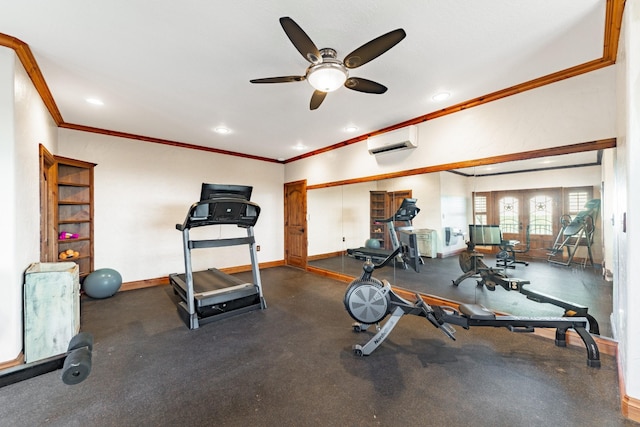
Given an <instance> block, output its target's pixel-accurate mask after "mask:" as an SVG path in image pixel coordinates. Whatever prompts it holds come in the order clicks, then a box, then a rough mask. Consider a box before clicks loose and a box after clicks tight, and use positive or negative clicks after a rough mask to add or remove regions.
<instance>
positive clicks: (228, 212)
mask: <svg viewBox="0 0 640 427" xmlns="http://www.w3.org/2000/svg"><path fill="white" fill-rule="evenodd" d="M259 215H260V206H258V205H257V204H256V203H253V202H251V201H249V200H247V199H245V198H242V197H228V196H223V197H215V198H211V199H208V200H201V201H199V202H197V203H194V204H193V205H191V207H190V208H189V212H188V213H187V217H186V218H185V220H184V222H183V223H182V224H176V229H177V230H178V231H180V232H181V233H182V242H183V253H184V266H185V273H184V274H177V273H172V274H170V275H169V282H170V284H171V285H172V286H173V289H174V292H175V293H176V294H177V295H179V296H180V297H181V301H179V302H178V304H177V308H178V314H179V315H180V317H181V318H182V320H183V321H184V323H185V324H186V325H187V326H188V327H189V329H198V328H199V327H200V325H201V324H205V323H208V322H211V321H215V320H221V319H224V318H226V317H230V316H234V315H236V314H241V313H245V312H248V311H253V310H258V309H265V308H267V303H266V301H265V299H264V295H263V293H262V283H261V279H260V268H259V265H258V256H257V249H256V241H255V236H254V231H253V226H254V225H255V224H256V222H257V221H258V217H259ZM210 225H236V226H238V227H239V228H244V229H246V231H247V236H246V237H235V238H222V239H203V240H192V239H191V238H190V234H189V231H190V230H191V229H192V228H195V227H203V226H210ZM236 245H248V247H249V255H250V257H251V271H252V278H253V281H252V283H245V282H243V281H241V280H239V279H237V278H236V277H234V276H231V275H228V274H226V273H223V272H221V271H220V270H218V269H216V268H210V269H208V270H204V271H199V272H194V271H193V268H192V263H191V250H192V249H204V248H216V247H226V246H236ZM198 278H199V279H202V281H201V282H198V283H197V285H200V284H203V285H204V286H202V287H203V288H207V289H202V290H200V291H196V289H195V285H196V283H195V282H196V281H198V280H199V279H198ZM212 284H213V285H214V286H212V288H211V289H208V287H209V286H210V285H212ZM218 285H220V286H218Z"/></svg>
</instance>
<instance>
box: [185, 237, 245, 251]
mask: <svg viewBox="0 0 640 427" xmlns="http://www.w3.org/2000/svg"><path fill="white" fill-rule="evenodd" d="M255 242H256V239H255V237H253V236H248V237H232V238H229V239H208V240H189V249H202V248H220V247H223V246H236V245H251V244H253V243H255Z"/></svg>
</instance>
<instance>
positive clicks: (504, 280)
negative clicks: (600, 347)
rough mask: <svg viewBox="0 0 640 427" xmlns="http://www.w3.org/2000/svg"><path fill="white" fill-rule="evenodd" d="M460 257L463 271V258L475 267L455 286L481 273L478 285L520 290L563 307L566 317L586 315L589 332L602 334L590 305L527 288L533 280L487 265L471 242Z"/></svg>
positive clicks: (459, 279) (524, 293)
mask: <svg viewBox="0 0 640 427" xmlns="http://www.w3.org/2000/svg"><path fill="white" fill-rule="evenodd" d="M459 257H460V267H461V268H463V271H464V267H463V264H464V261H463V259H464V260H465V261H468V260H469V259H470V260H471V261H470V262H471V263H473V265H474V266H475V268H473V269H472V270H470V271H467V272H465V273H464V274H463V275H462V276H460V277H458V278H457V279H456V280H453V281H452V282H453V283H452V284H453V286H458V285H459V284H460V282H462V281H463V280H465V279H468V278H470V277H473V276H477V275H479V276H480V279H479V280H476V282H477V284H478V286H484V287H485V288H486V289H487V290H488V291H495V290H496V287H497V286H500V287H502V288H503V289H504V290H505V291H516V292H519V293H521V294H523V295H525V296H526V297H527V299H529V300H531V301H535V302H539V303H547V304H552V305H555V306H557V307H560V308H563V309H564V314H563V316H564V317H586V318H587V320H588V321H589V332H590V333H592V334H595V335H600V325H599V324H598V321H597V320H596V318H595V317H593V316H592V315H591V314H589V307H586V306H584V305H581V304H577V303H575V302H571V301H565V300H562V299H559V298H556V297H554V296H552V295H549V294H545V293H543V292H538V291H534V290H531V289H525V286H526V285H529V284H531V281H529V280H524V279H519V278H510V277H507V275H506V274H505V273H504V272H503V270H501V269H494V268H492V267H487V265H486V264H485V263H484V262H483V261H482V259H481V258H482V257H483V255H482V254H481V253H479V252H476V251H475V250H474V248H473V245H472V244H471V243H467V249H466V251H464V252H462V253H461V254H460V255H459Z"/></svg>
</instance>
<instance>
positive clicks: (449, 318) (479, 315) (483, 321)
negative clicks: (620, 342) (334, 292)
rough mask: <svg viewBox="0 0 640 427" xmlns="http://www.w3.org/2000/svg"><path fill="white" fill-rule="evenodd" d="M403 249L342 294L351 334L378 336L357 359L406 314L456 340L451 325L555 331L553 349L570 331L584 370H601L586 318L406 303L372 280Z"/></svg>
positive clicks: (368, 266)
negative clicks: (579, 344)
mask: <svg viewBox="0 0 640 427" xmlns="http://www.w3.org/2000/svg"><path fill="white" fill-rule="evenodd" d="M401 251H402V248H398V249H396V251H394V253H392V254H391V255H389V257H388V258H387V259H386V260H385V261H383V262H382V263H380V264H374V263H373V262H371V260H367V261H366V262H365V263H364V265H363V273H362V275H361V276H360V277H359V278H358V279H355V280H354V281H352V282H351V284H350V285H349V287H348V288H347V290H346V292H345V297H344V305H345V308H346V310H347V312H348V313H349V315H350V316H351V317H352V318H353V319H354V320H356V323H354V324H353V325H352V328H353V330H354V332H362V331H365V330H367V329H368V328H369V326H371V325H373V324H375V325H376V329H377V333H376V334H375V335H374V336H373V337H372V338H371V339H370V340H369V341H368V342H367V343H366V344H365V345H354V346H353V352H354V354H356V355H358V356H368V355H370V354H371V353H372V352H373V351H374V350H375V349H376V348H377V347H378V346H380V345H381V344H382V342H383V341H384V340H385V339H386V338H387V337H388V336H389V334H390V333H391V331H392V330H393V328H394V327H395V326H396V324H397V322H398V321H399V319H400V318H401V317H402V316H403V315H406V314H413V315H416V316H420V317H425V318H426V319H427V320H428V321H429V322H430V323H431V324H432V325H434V326H435V327H437V328H439V329H440V330H442V331H443V332H444V333H445V335H447V336H448V337H449V338H451V339H452V340H455V336H454V334H455V328H454V327H453V326H452V325H457V326H461V327H463V328H464V329H469V328H470V327H472V326H474V327H475V326H484V327H504V328H507V329H508V330H509V331H511V332H534V331H535V328H554V329H556V336H555V345H556V346H558V347H566V345H567V342H566V332H567V330H568V329H573V330H574V331H576V332H577V334H578V335H579V336H580V338H581V339H582V341H583V343H584V345H585V347H586V350H587V366H589V367H593V368H599V367H600V351H599V349H598V345H597V344H596V342H595V340H594V339H593V337H592V336H591V334H589V332H588V331H587V327H588V324H589V322H588V320H587V319H586V318H585V317H520V316H501V315H496V314H495V313H493V312H491V311H489V310H488V309H486V308H485V307H483V306H481V305H478V304H460V305H459V307H458V309H457V310H456V309H454V308H453V307H448V306H437V305H433V306H431V305H429V304H427V303H426V302H425V301H424V300H423V299H422V297H421V296H420V294H418V293H416V294H415V296H416V301H415V302H411V301H408V300H406V299H404V298H402V297H401V296H399V295H398V294H397V293H395V292H394V291H393V289H392V288H391V285H390V284H389V282H388V281H386V280H382V281H380V280H378V279H376V278H374V277H373V276H372V273H373V271H374V270H375V269H377V268H381V267H383V266H385V265H386V264H388V263H389V262H390V260H391V259H393V257H395V256H396V255H398V253H400V252H401ZM389 314H390V315H391V317H390V318H389V319H388V320H387V322H385V324H384V325H383V326H382V327H381V326H380V325H379V322H380V321H382V320H383V319H384V318H385V317H387V316H388V315H389Z"/></svg>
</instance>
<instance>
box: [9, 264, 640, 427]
mask: <svg viewBox="0 0 640 427" xmlns="http://www.w3.org/2000/svg"><path fill="white" fill-rule="evenodd" d="M242 275H246V277H245V278H246V279H249V278H250V275H249V274H247V273H242V274H241V276H242ZM262 280H263V284H264V293H265V297H266V301H267V304H268V308H267V309H266V310H264V311H254V312H251V313H247V314H243V315H240V316H236V317H233V318H229V319H225V320H221V321H219V322H215V323H210V324H207V325H204V326H202V327H201V328H200V329H198V330H193V331H191V330H189V329H188V328H187V327H186V326H185V325H184V324H183V323H182V321H181V320H180V319H179V317H178V314H177V312H176V309H175V304H174V300H173V297H174V295H173V291H172V289H171V288H170V287H168V286H164V287H157V288H149V289H141V290H136V291H130V292H121V293H118V294H116V295H115V296H114V297H111V298H108V299H104V300H92V299H90V298H86V297H83V300H82V327H81V329H82V330H83V331H88V332H91V333H93V334H94V337H95V344H94V348H93V369H92V372H91V375H90V376H89V378H88V379H87V380H86V381H84V382H82V383H80V384H78V385H75V386H66V385H64V384H63V383H62V382H61V381H60V380H59V375H60V372H52V373H49V374H45V375H42V376H39V377H35V378H32V379H30V380H26V381H23V382H20V383H16V384H13V385H10V386H7V387H4V388H2V389H0V425H2V426H40V425H47V426H86V425H91V426H165V425H170V426H174V425H193V426H218V425H219V426H248V425H253V426H401V425H403V426H472V425H473V426H509V427H514V426H534V425H535V426H552V425H553V426H556V425H563V426H585V425H586V426H625V425H636V424H634V423H632V422H630V421H627V420H625V419H624V418H623V417H622V415H621V413H620V405H619V395H618V379H617V367H616V362H615V359H614V358H613V357H611V356H606V355H602V367H601V368H599V369H594V368H589V367H587V365H586V350H585V349H584V348H581V347H568V348H558V347H555V345H554V344H553V341H552V340H547V339H544V338H541V337H538V336H534V335H531V334H516V333H511V332H509V331H507V330H506V329H494V328H472V329H470V330H463V329H459V330H458V332H457V334H456V337H457V341H451V340H449V339H448V338H447V337H446V336H445V335H443V334H442V332H441V331H439V330H437V329H436V328H434V327H433V326H432V325H431V324H429V323H428V322H426V321H425V319H424V318H419V317H416V316H405V317H403V318H402V319H401V320H400V322H399V324H398V326H397V327H396V328H395V330H394V331H393V333H392V334H391V336H390V337H389V338H388V339H387V340H386V341H385V342H384V343H383V345H382V346H381V347H380V348H378V349H377V350H376V351H375V352H374V353H373V354H372V355H371V356H368V357H364V358H360V357H356V356H354V355H353V354H352V352H351V346H352V345H353V344H356V343H360V344H364V343H365V342H366V341H367V333H366V332H365V333H361V334H356V333H354V332H352V330H351V327H350V325H351V322H352V320H351V318H350V317H349V315H348V313H347V312H346V311H345V309H344V306H343V302H342V301H343V297H344V291H345V288H346V286H347V285H346V284H344V283H339V282H335V281H332V280H329V279H325V278H321V277H318V276H315V275H312V274H309V273H306V272H303V271H300V270H296V269H291V268H287V267H277V268H271V269H267V270H263V271H262Z"/></svg>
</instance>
